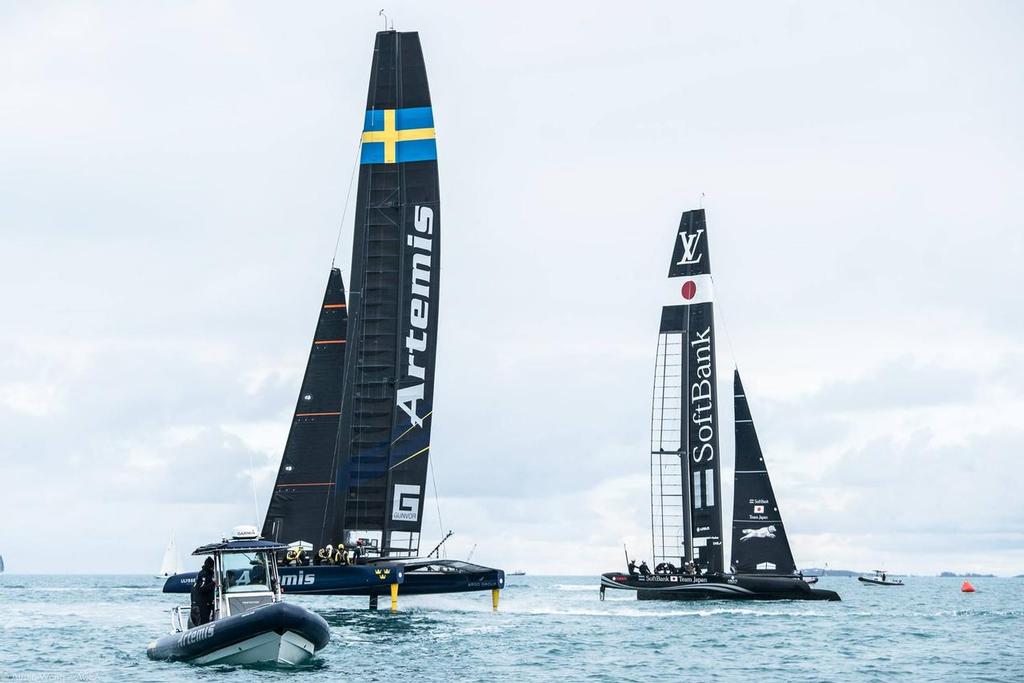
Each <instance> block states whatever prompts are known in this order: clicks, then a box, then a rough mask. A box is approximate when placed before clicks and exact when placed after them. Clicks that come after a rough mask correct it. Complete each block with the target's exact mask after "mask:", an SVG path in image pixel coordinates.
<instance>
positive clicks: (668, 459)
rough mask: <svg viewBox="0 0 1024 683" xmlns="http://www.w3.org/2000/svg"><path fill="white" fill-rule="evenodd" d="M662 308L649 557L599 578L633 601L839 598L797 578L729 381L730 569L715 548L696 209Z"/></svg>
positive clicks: (704, 283) (711, 385)
mask: <svg viewBox="0 0 1024 683" xmlns="http://www.w3.org/2000/svg"><path fill="white" fill-rule="evenodd" d="M668 277H669V283H670V285H669V295H670V296H669V301H670V303H669V304H668V305H666V306H664V307H663V308H662V310H661V328H660V332H659V336H658V352H657V364H656V369H655V376H654V398H653V415H652V424H651V536H652V543H651V557H652V558H653V561H654V564H655V567H654V571H653V572H651V571H650V570H649V569H648V568H647V566H646V564H644V565H642V567H641V570H640V571H639V572H638V571H635V569H634V568H633V565H632V563H631V565H630V568H629V572H628V573H627V574H623V573H621V572H610V573H607V574H604V575H603V576H602V577H601V594H602V596H603V595H604V592H605V589H607V588H613V589H626V590H633V591H636V594H637V598H638V599H641V600H707V599H722V598H725V599H740V600H758V599H760V600H766V599H767V600H770V599H795V600H839V596H838V595H837V594H836V593H834V592H833V591H827V590H818V589H813V588H811V587H810V586H809V585H808V584H807V583H806V582H804V581H803V580H802V578H801V576H800V575H799V574H798V573H797V572H796V563H795V562H794V560H793V553H792V552H791V550H790V547H789V540H788V539H787V537H786V531H785V527H784V525H783V523H782V516H781V514H780V513H779V508H778V504H777V502H776V499H775V494H774V491H773V490H772V485H771V480H770V479H769V477H768V469H767V466H766V465H765V462H764V457H763V455H762V453H761V447H760V445H759V443H758V440H757V433H756V431H755V430H754V422H753V418H752V417H751V415H750V410H749V407H748V405H747V399H746V395H745V393H744V391H743V384H742V382H741V381H740V375H739V371H736V372H735V373H734V377H733V386H734V392H733V394H734V402H735V404H734V405H735V435H736V473H735V479H734V486H735V490H734V499H733V527H732V528H733V534H732V571H731V572H729V573H726V572H725V567H724V553H723V548H722V509H721V501H722V496H721V474H720V472H721V450H720V449H719V439H718V435H719V432H720V431H721V424H720V423H719V421H718V387H717V385H716V379H715V378H716V372H715V360H716V359H715V340H714V335H715V325H714V310H713V306H714V304H713V298H714V297H713V291H712V279H711V263H710V252H709V251H708V241H707V224H706V221H705V216H704V210H703V209H700V210H696V211H687V212H685V213H683V216H682V220H681V221H680V224H679V230H678V234H677V239H676V242H675V247H674V249H673V253H672V261H671V263H670V265H669V273H668Z"/></svg>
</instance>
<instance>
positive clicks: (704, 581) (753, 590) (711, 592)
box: [601, 572, 840, 601]
mask: <svg viewBox="0 0 1024 683" xmlns="http://www.w3.org/2000/svg"><path fill="white" fill-rule="evenodd" d="M609 588H613V589H617V590H633V591H636V598H637V600H828V601H837V600H839V599H840V598H839V594H838V593H836V592H835V591H830V590H822V589H820V588H811V587H810V586H809V585H808V584H807V582H806V581H804V580H803V579H801V578H800V577H799V576H792V577H790V576H746V575H743V574H739V575H736V574H717V573H716V574H710V575H708V576H685V575H656V576H629V575H627V574H622V573H619V572H610V573H608V574H603V575H602V576H601V590H602V592H603V591H604V590H605V589H609Z"/></svg>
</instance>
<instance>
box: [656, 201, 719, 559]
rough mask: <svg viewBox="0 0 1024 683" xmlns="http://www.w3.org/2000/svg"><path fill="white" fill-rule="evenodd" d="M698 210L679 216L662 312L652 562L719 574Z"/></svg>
mask: <svg viewBox="0 0 1024 683" xmlns="http://www.w3.org/2000/svg"><path fill="white" fill-rule="evenodd" d="M706 231H707V227H706V223H705V217H704V210H703V209H698V210H696V211H687V212H684V213H683V215H682V218H681V219H680V222H679V229H678V231H677V235H676V241H675V246H674V248H673V253H672V261H671V263H670V264H669V273H668V277H669V285H668V294H667V301H668V305H666V306H664V307H663V308H662V309H661V327H660V330H659V337H658V361H657V367H656V370H655V378H654V400H653V411H652V430H651V431H652V439H651V484H652V486H651V526H652V532H653V533H652V535H653V544H652V545H653V558H654V562H655V563H657V564H660V563H662V562H669V563H672V564H681V563H682V562H684V561H686V560H690V559H692V560H693V561H694V562H695V563H696V564H698V565H699V566H700V567H702V568H703V569H704V570H705V571H717V572H720V571H722V570H723V558H722V513H721V498H722V496H721V489H722V487H721V473H720V464H719V461H720V451H719V447H718V429H719V424H718V389H717V386H716V385H715V376H716V375H715V341H714V327H715V326H714V311H713V303H712V302H713V292H712V282H711V263H710V253H709V250H708V244H707V235H706Z"/></svg>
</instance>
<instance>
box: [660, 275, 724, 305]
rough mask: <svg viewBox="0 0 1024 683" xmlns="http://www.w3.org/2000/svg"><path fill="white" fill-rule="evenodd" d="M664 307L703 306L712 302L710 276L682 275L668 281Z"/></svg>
mask: <svg viewBox="0 0 1024 683" xmlns="http://www.w3.org/2000/svg"><path fill="white" fill-rule="evenodd" d="M667 299H668V300H667V301H666V302H665V305H666V306H679V305H680V304H682V305H688V304H705V303H708V302H709V301H713V300H714V296H713V293H712V287H711V276H710V275H707V274H705V275H684V276H682V277H672V278H669V280H668V297H667Z"/></svg>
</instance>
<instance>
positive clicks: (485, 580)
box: [379, 569, 505, 595]
mask: <svg viewBox="0 0 1024 683" xmlns="http://www.w3.org/2000/svg"><path fill="white" fill-rule="evenodd" d="M504 587H505V572H503V571H502V570H500V569H488V570H487V571H483V572H466V573H459V574H449V573H442V572H422V573H421V572H417V571H406V572H405V580H404V581H403V582H402V586H401V588H399V589H398V592H399V593H401V594H402V595H434V594H438V593H471V592H473V591H486V590H495V589H498V590H500V589H502V588H504ZM379 594H380V595H383V593H379Z"/></svg>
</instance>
